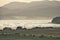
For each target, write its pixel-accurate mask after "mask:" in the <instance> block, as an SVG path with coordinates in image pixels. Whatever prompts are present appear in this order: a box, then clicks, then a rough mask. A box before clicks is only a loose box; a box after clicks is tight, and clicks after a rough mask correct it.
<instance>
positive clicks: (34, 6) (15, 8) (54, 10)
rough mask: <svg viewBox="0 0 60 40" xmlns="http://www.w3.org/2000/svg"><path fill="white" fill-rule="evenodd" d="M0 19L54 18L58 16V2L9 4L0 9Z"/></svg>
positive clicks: (59, 12)
mask: <svg viewBox="0 0 60 40" xmlns="http://www.w3.org/2000/svg"><path fill="white" fill-rule="evenodd" d="M0 15H1V16H0V19H1V18H2V19H6V17H7V16H8V17H7V19H8V18H11V19H14V18H15V17H12V16H19V17H21V16H24V17H31V18H32V17H56V16H60V2H59V1H33V2H31V3H24V2H11V3H9V4H6V5H5V6H2V7H0Z"/></svg>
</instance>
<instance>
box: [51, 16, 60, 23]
mask: <svg viewBox="0 0 60 40" xmlns="http://www.w3.org/2000/svg"><path fill="white" fill-rule="evenodd" d="M52 23H56V24H60V17H55V18H53V20H52Z"/></svg>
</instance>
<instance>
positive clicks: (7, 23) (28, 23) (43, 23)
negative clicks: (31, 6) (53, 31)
mask: <svg viewBox="0 0 60 40" xmlns="http://www.w3.org/2000/svg"><path fill="white" fill-rule="evenodd" d="M50 22H51V20H0V29H3V28H4V27H10V28H12V29H16V27H17V26H22V27H23V28H24V27H25V28H27V29H30V28H32V27H36V26H38V27H59V26H60V24H53V23H50Z"/></svg>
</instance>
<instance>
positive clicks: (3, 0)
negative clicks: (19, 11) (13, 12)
mask: <svg viewBox="0 0 60 40" xmlns="http://www.w3.org/2000/svg"><path fill="white" fill-rule="evenodd" d="M13 1H18V2H31V1H43V0H0V6H3V5H5V4H8V3H10V2H13ZM50 1H52V0H50ZM57 1H60V0H57Z"/></svg>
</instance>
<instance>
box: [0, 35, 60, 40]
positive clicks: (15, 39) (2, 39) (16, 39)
mask: <svg viewBox="0 0 60 40" xmlns="http://www.w3.org/2000/svg"><path fill="white" fill-rule="evenodd" d="M0 40H60V37H32V36H17V35H15V36H13V35H12V36H11V35H0Z"/></svg>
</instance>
